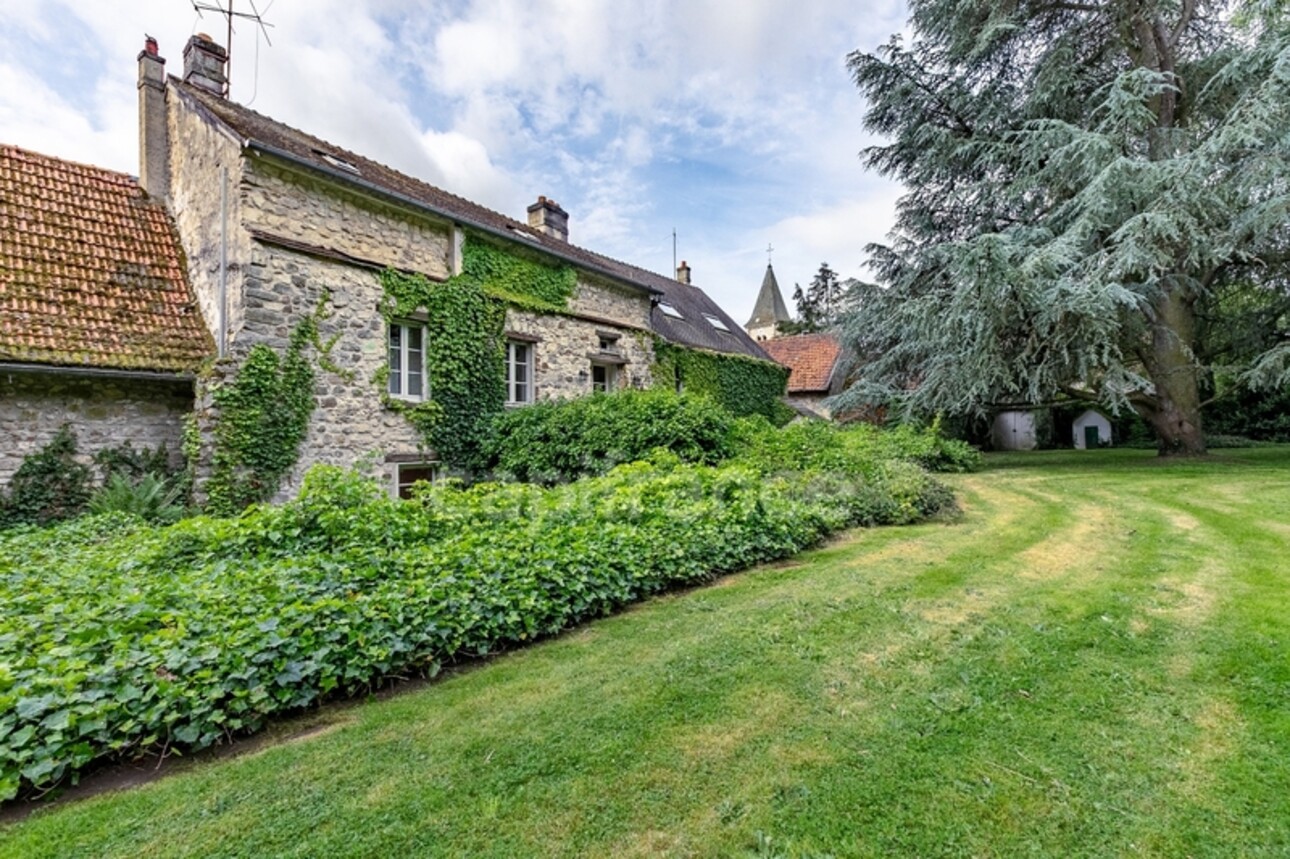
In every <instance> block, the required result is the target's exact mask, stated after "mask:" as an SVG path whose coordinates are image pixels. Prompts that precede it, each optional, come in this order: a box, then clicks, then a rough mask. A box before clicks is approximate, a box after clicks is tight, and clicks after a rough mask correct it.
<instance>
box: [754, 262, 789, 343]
mask: <svg viewBox="0 0 1290 859" xmlns="http://www.w3.org/2000/svg"><path fill="white" fill-rule="evenodd" d="M792 321H793V317H792V316H791V315H789V312H788V305H786V304H785V303H784V294H783V293H782V292H780V291H779V281H778V280H776V279H775V268H774V266H772V265H771V264H770V263H769V262H768V263H766V275H765V277H763V278H762V279H761V292H759V293H757V304H756V305H754V306H753V313H752V318H751V319H749V320H748V324H746V325H745V326H744V329H745V330H746V331H747V332H748V336H749V337H751V338H752V339H754V340H771V339H774V338H775V337H777V336H778V335H779V326H780V324H781V323H783V322H792Z"/></svg>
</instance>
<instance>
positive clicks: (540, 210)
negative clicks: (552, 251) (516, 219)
mask: <svg viewBox="0 0 1290 859" xmlns="http://www.w3.org/2000/svg"><path fill="white" fill-rule="evenodd" d="M529 226H530V227H532V228H533V229H535V230H538V231H539V232H543V233H546V234H547V235H548V236H554V237H555V238H557V239H559V240H560V241H562V242H567V241H569V213H568V212H566V211H565V210H564V209H561V208H560V204H559V203H557V202H556V201H555V200H548V199H547V198H546V197H538V198H537V202H536V203H534V204H533V205H531V206H529Z"/></svg>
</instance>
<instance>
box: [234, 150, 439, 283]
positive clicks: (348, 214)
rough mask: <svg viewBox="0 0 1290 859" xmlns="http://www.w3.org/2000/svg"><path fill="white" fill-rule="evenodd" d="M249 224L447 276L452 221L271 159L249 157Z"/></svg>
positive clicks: (246, 203)
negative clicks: (390, 203)
mask: <svg viewBox="0 0 1290 859" xmlns="http://www.w3.org/2000/svg"><path fill="white" fill-rule="evenodd" d="M248 164H249V166H250V169H249V170H248V172H247V178H246V184H245V186H244V188H243V193H244V195H245V197H244V200H243V211H244V213H245V224H246V226H247V227H250V228H253V229H258V230H263V231H265V232H268V233H272V234H274V235H277V236H284V237H287V238H290V239H294V240H296V241H299V242H302V243H304V244H309V245H314V246H317V247H325V248H330V249H332V250H337V251H341V252H342V253H346V254H349V255H350V256H354V257H357V258H359V259H364V260H371V261H372V262H375V263H378V264H380V265H388V266H392V267H394V268H399V269H406V270H410V271H417V272H421V273H422V274H425V275H429V276H430V277H432V278H446V277H448V276H449V275H450V274H451V273H452V272H451V268H452V259H451V253H452V225H451V224H448V223H446V222H444V223H437V222H435V221H432V220H431V219H429V218H425V217H422V216H419V215H416V214H412V213H409V212H404V211H401V210H399V209H396V208H394V207H392V206H387V205H384V204H381V203H378V202H376V201H374V200H371V199H369V198H366V197H363V196H360V195H358V194H354V193H351V192H349V191H346V190H342V189H341V188H339V187H338V186H337V185H336V184H334V183H331V182H327V181H325V180H322V179H317V178H314V177H311V176H306V175H303V174H301V173H297V172H293V171H288V170H286V169H284V168H282V167H280V166H278V165H275V164H272V163H270V162H268V161H266V160H262V159H257V160H253V161H250V162H248Z"/></svg>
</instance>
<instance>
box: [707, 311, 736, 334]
mask: <svg viewBox="0 0 1290 859" xmlns="http://www.w3.org/2000/svg"><path fill="white" fill-rule="evenodd" d="M703 318H704V319H706V320H708V324H709V325H711V326H712V327H713V328H715V329H717V330H718V331H725V332H726V333H727V334H728V333H730V329H729V328H727V327H726V323H724V322H722V321H721V319H720V318H719V317H716V316H713V315H712V314H711V313H705V314H703Z"/></svg>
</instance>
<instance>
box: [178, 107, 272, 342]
mask: <svg viewBox="0 0 1290 859" xmlns="http://www.w3.org/2000/svg"><path fill="white" fill-rule="evenodd" d="M167 107H168V109H169V110H168V118H169V124H170V200H169V203H170V211H171V213H172V216H173V217H174V219H175V228H176V230H177V231H178V233H179V240H180V243H181V244H182V245H183V248H184V253H185V255H186V256H187V262H188V279H189V282H190V283H191V284H192V287H193V292H194V293H195V294H196V296H197V302H198V305H199V306H200V307H201V311H202V318H204V319H205V320H206V325H207V327H208V328H209V329H210V331H211V336H213V337H214V338H215V340H216V343H217V344H218V342H219V337H220V330H219V329H220V318H221V308H220V253H221V247H222V249H223V252H224V255H225V278H226V283H225V288H226V300H225V311H224V312H225V313H226V314H227V316H226V322H225V325H226V329H227V331H229V332H230V335H229V336H230V339H231V336H232V334H231V332H234V331H237V330H239V329H240V328H241V325H242V304H241V301H240V300H239V297H240V293H241V279H242V272H243V270H244V269H245V268H246V266H247V264H248V263H249V262H250V259H251V250H252V243H251V236H250V234H249V233H248V232H247V231H246V230H245V229H243V228H242V224H243V220H244V213H243V206H242V193H241V188H242V180H243V160H242V146H241V142H240V141H239V140H237V139H236V138H235V137H234V136H233V135H232V134H230V133H229V132H228V131H227V130H226V129H224V128H223V127H222V126H221V125H220V124H219V123H218V122H217V121H216V120H214V119H211V118H209V117H208V116H207V115H206V114H205V113H204V112H203V111H201V110H200V109H199V108H198V107H197V105H196V104H195V102H193V101H192V100H191V99H190V98H188V97H186V96H184V95H183V93H182V92H180V91H179V90H177V89H175V88H173V87H172V88H171V89H170V91H169V92H168V93H167ZM221 186H222V187H223V194H222V195H221ZM221 196H222V199H223V206H222V208H221Z"/></svg>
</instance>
